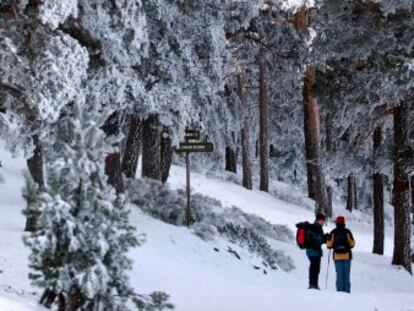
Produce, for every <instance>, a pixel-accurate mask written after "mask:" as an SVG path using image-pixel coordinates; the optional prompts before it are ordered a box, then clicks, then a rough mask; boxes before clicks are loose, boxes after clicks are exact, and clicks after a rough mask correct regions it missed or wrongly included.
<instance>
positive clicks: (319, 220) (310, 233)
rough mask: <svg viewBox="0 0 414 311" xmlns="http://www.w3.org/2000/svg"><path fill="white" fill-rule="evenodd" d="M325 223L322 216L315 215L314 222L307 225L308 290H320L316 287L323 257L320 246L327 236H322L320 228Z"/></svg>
mask: <svg viewBox="0 0 414 311" xmlns="http://www.w3.org/2000/svg"><path fill="white" fill-rule="evenodd" d="M325 221H326V217H325V215H323V214H317V215H316V219H315V222H314V223H313V224H311V225H309V228H308V230H307V238H306V240H307V247H306V255H307V256H308V258H309V261H310V266H309V289H320V288H319V285H318V280H319V272H320V270H321V258H322V256H323V252H322V247H321V246H322V244H324V243H326V240H327V235H324V233H323V228H322V226H323V225H324V223H325Z"/></svg>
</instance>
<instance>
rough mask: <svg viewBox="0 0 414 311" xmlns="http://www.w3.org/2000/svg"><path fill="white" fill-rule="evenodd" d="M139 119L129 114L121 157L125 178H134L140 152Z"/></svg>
mask: <svg viewBox="0 0 414 311" xmlns="http://www.w3.org/2000/svg"><path fill="white" fill-rule="evenodd" d="M141 139H142V138H141V120H140V118H139V117H138V115H136V114H134V115H132V116H131V120H130V124H129V131H128V137H127V141H126V144H125V150H124V157H123V159H122V171H123V172H124V174H125V176H126V177H127V178H134V177H135V173H136V171H137V167H138V158H139V154H140V152H141Z"/></svg>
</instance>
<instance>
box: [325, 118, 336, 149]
mask: <svg viewBox="0 0 414 311" xmlns="http://www.w3.org/2000/svg"><path fill="white" fill-rule="evenodd" d="M325 128H326V139H325V145H326V151H328V152H331V151H333V150H334V143H333V137H332V135H333V120H332V114H331V113H330V112H328V113H327V114H326V118H325Z"/></svg>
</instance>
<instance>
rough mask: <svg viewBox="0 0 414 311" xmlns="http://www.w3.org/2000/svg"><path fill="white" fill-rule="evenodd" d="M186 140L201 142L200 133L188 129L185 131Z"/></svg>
mask: <svg viewBox="0 0 414 311" xmlns="http://www.w3.org/2000/svg"><path fill="white" fill-rule="evenodd" d="M184 139H185V140H186V141H189V140H200V131H198V130H189V129H186V130H185V136H184Z"/></svg>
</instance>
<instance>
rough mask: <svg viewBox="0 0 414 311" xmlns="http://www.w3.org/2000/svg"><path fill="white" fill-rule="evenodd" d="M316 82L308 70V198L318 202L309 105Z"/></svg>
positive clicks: (305, 124) (305, 105) (305, 101)
mask: <svg viewBox="0 0 414 311" xmlns="http://www.w3.org/2000/svg"><path fill="white" fill-rule="evenodd" d="M314 84H315V80H314V77H313V69H312V68H307V70H306V72H305V79H304V86H303V120H304V122H303V127H304V136H305V158H306V170H307V178H308V179H307V182H308V196H309V198H311V199H313V200H316V190H315V179H316V178H315V174H316V172H315V169H316V167H315V165H314V164H313V163H312V161H313V158H314V154H312V137H311V130H310V122H311V120H310V115H309V108H308V106H309V103H310V102H311V100H312V97H311V90H312V87H313V85H314Z"/></svg>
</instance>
